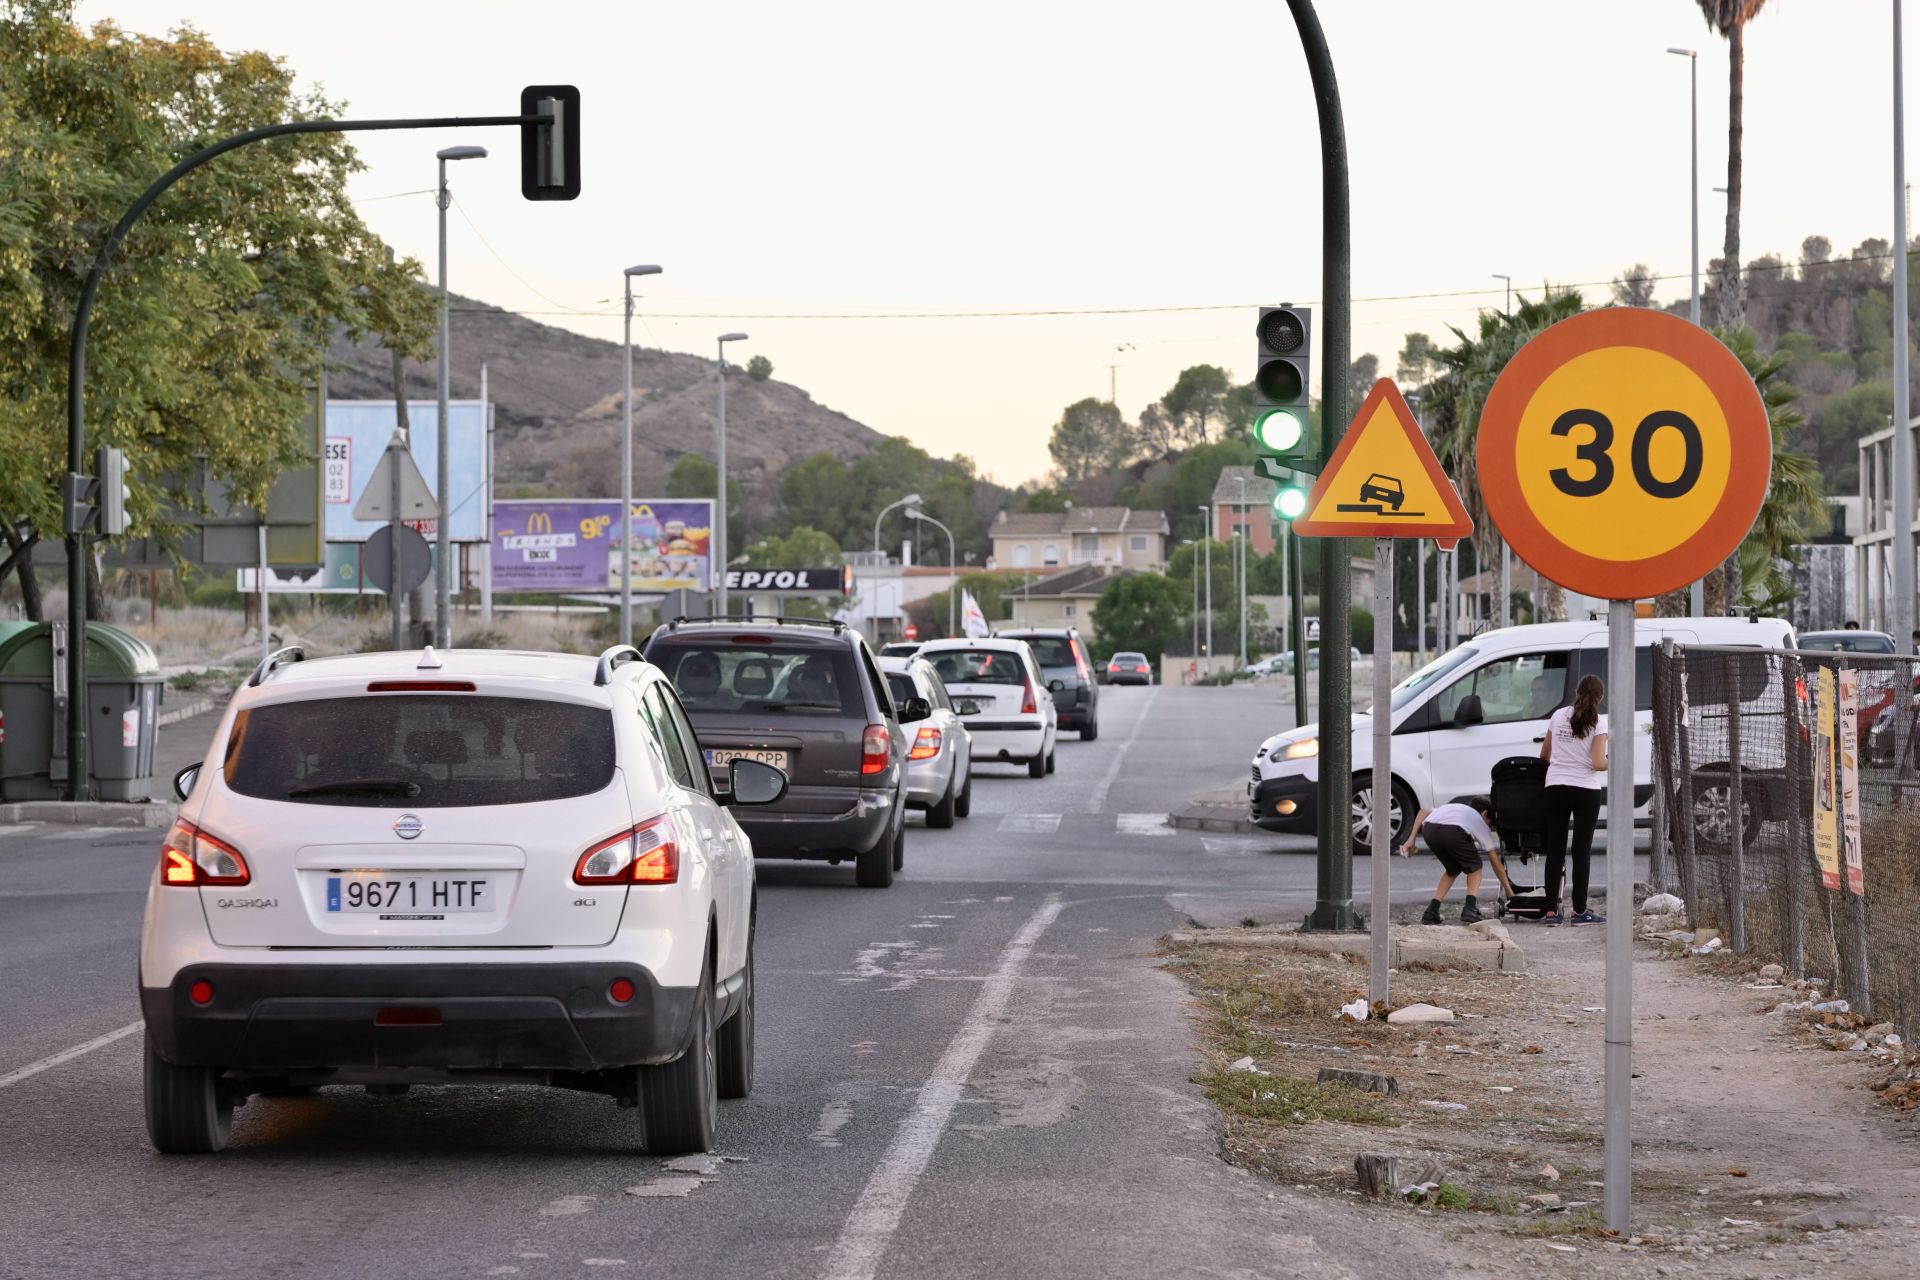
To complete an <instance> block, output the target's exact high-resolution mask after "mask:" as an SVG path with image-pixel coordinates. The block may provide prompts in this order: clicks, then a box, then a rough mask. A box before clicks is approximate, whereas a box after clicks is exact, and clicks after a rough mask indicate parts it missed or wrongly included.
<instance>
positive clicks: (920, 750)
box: [907, 729, 940, 760]
mask: <svg viewBox="0 0 1920 1280" xmlns="http://www.w3.org/2000/svg"><path fill="white" fill-rule="evenodd" d="M939 754H940V731H939V730H938V729H922V730H921V731H920V732H919V734H918V735H916V736H915V737H914V740H913V750H911V751H909V752H907V759H909V760H931V759H933V758H934V757H935V756H937V755H939Z"/></svg>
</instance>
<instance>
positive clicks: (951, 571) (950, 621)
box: [907, 507, 960, 635]
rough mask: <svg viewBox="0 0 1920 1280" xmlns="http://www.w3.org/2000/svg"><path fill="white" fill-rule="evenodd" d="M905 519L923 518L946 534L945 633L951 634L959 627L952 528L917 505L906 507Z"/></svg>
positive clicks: (958, 574)
mask: <svg viewBox="0 0 1920 1280" xmlns="http://www.w3.org/2000/svg"><path fill="white" fill-rule="evenodd" d="M907 519H909V520H925V521H926V522H927V523H928V524H930V525H932V526H933V527H934V528H936V529H938V530H939V531H940V532H942V533H944V534H946V535H947V634H948V635H953V634H954V633H956V632H957V631H959V629H960V628H959V626H958V625H957V619H958V618H959V614H957V613H956V612H955V609H956V607H957V606H956V605H955V603H954V601H955V597H957V596H958V595H959V594H960V570H959V568H958V567H957V563H958V562H957V560H956V559H955V555H954V550H953V530H951V529H949V528H947V526H945V525H943V524H941V523H940V522H939V521H938V520H935V519H934V518H933V517H932V516H930V515H928V514H927V513H926V512H924V511H922V510H921V509H920V508H919V507H908V508H907Z"/></svg>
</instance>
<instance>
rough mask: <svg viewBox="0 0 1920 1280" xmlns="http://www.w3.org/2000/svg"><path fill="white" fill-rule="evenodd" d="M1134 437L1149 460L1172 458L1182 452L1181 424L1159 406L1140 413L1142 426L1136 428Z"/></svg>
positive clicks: (1151, 406)
mask: <svg viewBox="0 0 1920 1280" xmlns="http://www.w3.org/2000/svg"><path fill="white" fill-rule="evenodd" d="M1134 437H1135V439H1137V440H1138V441H1139V442H1140V448H1141V450H1142V451H1143V452H1144V453H1145V454H1146V455H1147V456H1148V457H1149V458H1171V457H1173V456H1174V455H1175V454H1177V453H1179V452H1180V444H1181V441H1180V424H1179V423H1177V422H1175V421H1174V420H1173V417H1172V415H1170V414H1168V412H1167V411H1166V410H1165V409H1164V408H1162V407H1161V406H1159V405H1157V404H1150V405H1148V406H1147V407H1146V408H1144V409H1142V410H1141V411H1140V424H1139V426H1138V427H1137V428H1135V431H1134Z"/></svg>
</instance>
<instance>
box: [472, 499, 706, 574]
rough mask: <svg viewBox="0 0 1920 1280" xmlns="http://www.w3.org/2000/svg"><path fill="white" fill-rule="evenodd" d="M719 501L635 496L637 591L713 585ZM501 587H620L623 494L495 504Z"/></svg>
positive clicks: (494, 556) (495, 544) (497, 568)
mask: <svg viewBox="0 0 1920 1280" xmlns="http://www.w3.org/2000/svg"><path fill="white" fill-rule="evenodd" d="M712 558H713V500H712V499H710V498H636V499H634V502H633V589H634V590H635V591H644V592H664V591H708V590H711V589H712V564H713V559H712ZM488 559H489V560H490V561H491V562H492V566H493V568H492V576H493V589H494V590H495V591H618V590H619V589H620V571H621V554H620V500H619V499H618V498H551V499H549V498H524V499H509V500H504V501H496V502H495V503H494V504H493V553H492V555H490V556H489V557H488Z"/></svg>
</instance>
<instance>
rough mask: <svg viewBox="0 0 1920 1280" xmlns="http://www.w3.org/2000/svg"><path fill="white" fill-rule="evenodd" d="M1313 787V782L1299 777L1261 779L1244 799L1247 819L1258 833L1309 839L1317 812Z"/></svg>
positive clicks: (1310, 779) (1317, 807) (1317, 806)
mask: <svg viewBox="0 0 1920 1280" xmlns="http://www.w3.org/2000/svg"><path fill="white" fill-rule="evenodd" d="M1314 785H1315V782H1314V779H1312V778H1309V777H1305V776H1301V775H1296V776H1293V777H1285V778H1265V779H1262V780H1261V781H1260V782H1258V783H1255V784H1254V786H1253V793H1252V795H1251V796H1249V797H1248V810H1249V812H1248V815H1247V816H1248V817H1249V818H1251V819H1252V820H1253V825H1254V826H1256V827H1259V828H1260V829H1261V830H1262V831H1283V832H1287V833H1289V834H1293V835H1312V834H1313V832H1314V824H1315V822H1316V820H1317V819H1318V816H1319V812H1320V810H1319V805H1318V802H1317V801H1316V800H1315V798H1314Z"/></svg>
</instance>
